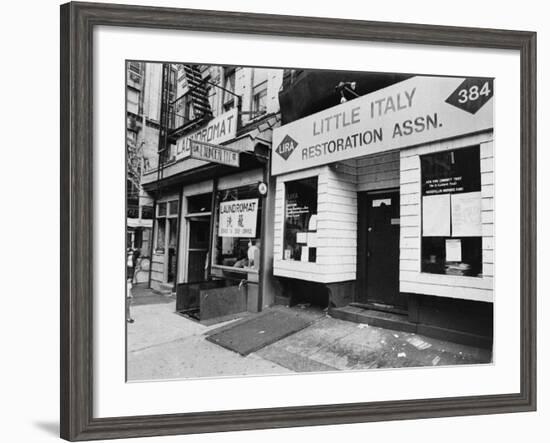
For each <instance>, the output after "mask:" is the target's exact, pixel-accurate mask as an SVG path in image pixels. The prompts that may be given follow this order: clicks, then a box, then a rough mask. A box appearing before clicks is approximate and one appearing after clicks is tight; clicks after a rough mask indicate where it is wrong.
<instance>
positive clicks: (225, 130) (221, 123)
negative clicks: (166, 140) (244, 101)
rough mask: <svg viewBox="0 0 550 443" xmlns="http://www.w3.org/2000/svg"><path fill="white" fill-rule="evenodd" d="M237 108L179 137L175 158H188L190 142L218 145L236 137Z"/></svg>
mask: <svg viewBox="0 0 550 443" xmlns="http://www.w3.org/2000/svg"><path fill="white" fill-rule="evenodd" d="M237 112H238V110H237V108H233V109H231V110H229V111H227V112H224V113H223V114H221V115H218V116H217V117H215V118H213V119H212V120H210V121H209V122H208V124H207V125H206V126H204V127H203V128H201V129H199V130H198V131H193V132H191V133H189V134H186V135H184V136H183V137H180V138H179V139H178V141H177V143H176V158H185V157H189V151H190V148H191V146H190V143H189V141H190V140H197V141H200V142H205V143H212V144H219V143H223V142H226V141H228V140H231V139H232V138H235V136H236V135H237Z"/></svg>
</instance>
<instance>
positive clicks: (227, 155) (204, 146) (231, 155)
mask: <svg viewBox="0 0 550 443" xmlns="http://www.w3.org/2000/svg"><path fill="white" fill-rule="evenodd" d="M189 147H190V149H189V155H190V157H191V158H196V159H198V160H204V161H207V162H212V163H219V164H222V165H227V166H233V167H235V168H238V167H239V164H240V163H239V153H238V152H237V151H233V150H230V149H227V148H225V147H223V146H218V145H212V144H210V143H206V142H201V141H198V140H189Z"/></svg>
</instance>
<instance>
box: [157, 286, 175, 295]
mask: <svg viewBox="0 0 550 443" xmlns="http://www.w3.org/2000/svg"><path fill="white" fill-rule="evenodd" d="M173 289H174V285H173V284H172V283H160V284H159V286H158V288H156V289H155V290H154V292H155V293H157V294H162V295H172V290H173Z"/></svg>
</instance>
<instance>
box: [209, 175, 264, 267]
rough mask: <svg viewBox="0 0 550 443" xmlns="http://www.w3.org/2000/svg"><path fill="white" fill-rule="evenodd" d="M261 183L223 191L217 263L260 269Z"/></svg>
mask: <svg viewBox="0 0 550 443" xmlns="http://www.w3.org/2000/svg"><path fill="white" fill-rule="evenodd" d="M257 188H258V187H257V184H253V185H249V186H243V187H239V188H234V189H228V190H224V191H219V192H218V193H217V195H216V224H215V226H214V233H215V242H214V254H213V264H214V265H220V266H230V267H231V268H233V269H235V270H247V271H248V270H258V269H259V266H260V240H261V234H262V233H261V220H262V198H260V197H259V195H258V191H257Z"/></svg>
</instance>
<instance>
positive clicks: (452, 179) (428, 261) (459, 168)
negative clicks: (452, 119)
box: [420, 146, 482, 277]
mask: <svg viewBox="0 0 550 443" xmlns="http://www.w3.org/2000/svg"><path fill="white" fill-rule="evenodd" d="M420 163H421V173H422V243H421V247H422V266H421V269H422V272H429V273H434V274H447V275H462V276H471V277H481V273H482V253H481V247H482V246H481V243H482V240H481V173H480V157H479V146H474V147H469V148H464V149H457V150H453V151H446V152H438V153H435V154H429V155H424V156H422V157H421V158H420Z"/></svg>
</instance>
